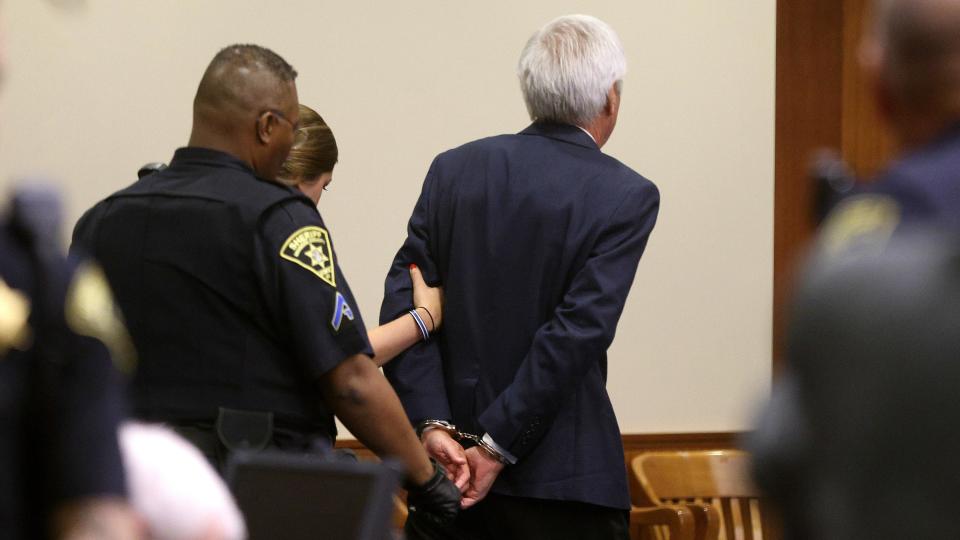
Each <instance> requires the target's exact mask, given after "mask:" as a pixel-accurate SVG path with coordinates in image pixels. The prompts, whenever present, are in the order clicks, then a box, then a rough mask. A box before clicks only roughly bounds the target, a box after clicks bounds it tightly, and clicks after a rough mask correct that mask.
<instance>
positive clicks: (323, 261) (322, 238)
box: [280, 226, 337, 287]
mask: <svg viewBox="0 0 960 540" xmlns="http://www.w3.org/2000/svg"><path fill="white" fill-rule="evenodd" d="M280 256H281V257H283V258H284V259H286V260H288V261H290V262H294V263H297V264H298V265H300V266H302V267H303V268H306V269H307V270H309V271H311V272H313V273H314V274H315V275H316V276H317V277H318V278H320V279H322V280H323V281H326V282H327V283H328V284H329V285H330V286H331V287H336V286H337V276H336V271H335V270H334V266H333V250H332V249H331V248H330V235H329V234H327V231H326V229H324V228H323V227H315V226H310V227H303V228H300V229H297V230H296V231H295V232H294V233H293V234H291V235H290V238H287V241H286V242H284V243H283V247H282V248H280Z"/></svg>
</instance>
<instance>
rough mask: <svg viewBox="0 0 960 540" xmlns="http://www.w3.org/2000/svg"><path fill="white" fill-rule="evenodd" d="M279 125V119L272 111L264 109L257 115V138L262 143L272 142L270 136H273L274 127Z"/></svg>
mask: <svg viewBox="0 0 960 540" xmlns="http://www.w3.org/2000/svg"><path fill="white" fill-rule="evenodd" d="M276 125H277V119H276V117H275V116H274V115H273V113H272V112H270V111H264V112H263V114H261V115H260V116H259V117H257V140H258V141H259V142H260V143H261V144H270V137H272V136H273V129H274V128H275V127H276Z"/></svg>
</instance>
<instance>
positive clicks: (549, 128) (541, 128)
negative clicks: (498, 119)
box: [520, 122, 600, 150]
mask: <svg viewBox="0 0 960 540" xmlns="http://www.w3.org/2000/svg"><path fill="white" fill-rule="evenodd" d="M520 134H521V135H540V136H542V137H549V138H551V139H556V140H558V141H563V142H566V143H570V144H575V145H577V146H583V147H584V148H592V149H594V150H599V149H600V147H599V146H597V143H595V142H594V141H593V138H592V137H590V135H588V134H587V133H586V132H584V131H583V130H582V129H580V128H578V127H577V126H571V125H570V124H557V123H553V122H534V123H532V124H530V126H529V127H527V129H525V130H523V131H521V132H520Z"/></svg>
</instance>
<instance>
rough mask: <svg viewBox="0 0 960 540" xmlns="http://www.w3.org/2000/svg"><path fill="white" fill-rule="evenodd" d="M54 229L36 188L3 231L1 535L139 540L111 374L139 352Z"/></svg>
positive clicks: (46, 200) (94, 276)
mask: <svg viewBox="0 0 960 540" xmlns="http://www.w3.org/2000/svg"><path fill="white" fill-rule="evenodd" d="M2 42H3V37H2V35H0V80H2V78H3V75H4V71H5V69H4V68H5V67H6V66H5V65H3V61H4V53H3V50H2ZM59 218H60V207H59V202H58V201H57V198H56V196H55V195H53V194H52V193H50V192H46V191H44V190H42V189H39V188H30V189H27V190H24V191H21V192H20V193H19V194H18V196H16V197H15V198H14V200H13V201H12V203H11V204H10V208H9V209H8V212H6V213H5V215H4V216H3V218H2V220H0V536H2V537H3V538H9V539H20V538H23V539H31V540H32V539H37V538H58V539H81V538H82V539H107V538H109V539H131V538H139V537H140V533H141V528H140V524H139V520H138V519H137V518H136V516H135V515H134V513H133V511H132V510H131V509H130V507H129V505H128V504H127V502H126V500H125V497H126V486H125V475H124V469H123V464H122V461H121V456H120V449H119V444H118V441H117V426H118V425H119V423H120V420H121V419H122V417H123V415H124V414H125V412H126V406H125V401H124V397H125V396H124V391H123V380H122V376H121V374H120V372H119V371H118V370H117V369H116V367H115V365H114V363H113V361H114V360H116V361H117V362H119V363H121V365H124V366H125V367H127V368H129V367H130V362H132V360H133V357H132V348H131V347H130V346H129V339H128V337H127V334H126V330H125V329H124V327H123V324H122V322H121V321H120V319H119V317H118V315H117V312H116V311H115V309H114V305H113V300H112V298H111V294H110V289H109V287H108V286H107V283H106V281H105V279H104V277H103V273H102V271H101V270H100V269H99V268H98V267H97V266H96V265H94V264H92V263H90V262H89V261H84V260H81V259H77V258H70V259H65V258H64V257H63V255H62V249H61V245H60V240H59V239H60V225H61V222H60V219H59ZM111 353H112V354H113V358H111Z"/></svg>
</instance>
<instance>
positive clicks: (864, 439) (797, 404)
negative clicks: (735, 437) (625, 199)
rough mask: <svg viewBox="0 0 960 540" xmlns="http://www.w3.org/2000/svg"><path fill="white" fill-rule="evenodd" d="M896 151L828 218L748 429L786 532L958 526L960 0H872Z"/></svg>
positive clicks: (875, 53) (873, 67)
mask: <svg viewBox="0 0 960 540" xmlns="http://www.w3.org/2000/svg"><path fill="white" fill-rule="evenodd" d="M874 11H875V24H874V27H873V29H872V33H871V35H870V37H869V38H868V40H867V41H866V43H865V44H864V49H863V59H864V60H865V67H866V68H867V69H868V70H870V72H871V73H872V74H873V76H874V79H875V83H876V90H877V92H876V96H877V100H878V103H879V104H880V109H881V111H882V112H883V113H884V114H885V116H886V118H887V120H888V121H889V123H890V125H891V127H892V129H893V131H894V134H895V135H896V136H897V139H898V140H899V142H900V144H901V147H902V149H903V150H904V151H905V154H904V156H903V157H902V158H900V159H899V160H897V161H896V162H894V163H893V164H892V166H891V167H890V168H889V169H888V170H887V171H886V172H885V173H883V174H882V175H881V176H880V178H879V179H878V180H877V181H876V182H875V183H873V184H870V185H868V186H867V187H865V188H862V189H861V190H860V191H859V192H858V193H856V194H854V195H851V196H849V197H847V198H846V199H845V200H844V201H843V202H842V203H840V205H838V206H837V208H836V209H835V210H834V211H833V212H832V213H831V214H830V215H829V217H828V219H827V220H826V222H825V223H824V226H823V228H822V231H821V234H820V236H819V238H818V239H817V243H816V246H815V248H814V252H813V256H812V258H811V262H810V263H809V266H808V268H807V269H806V271H805V272H804V273H803V275H802V279H801V281H800V286H799V287H798V289H797V291H796V294H795V298H796V300H795V305H794V306H793V309H792V311H791V322H790V325H789V330H788V336H787V351H786V352H787V371H786V373H785V374H784V375H783V376H782V377H781V378H780V380H779V381H778V383H777V384H776V385H775V387H774V390H773V394H772V398H771V401H770V403H769V404H768V405H767V406H766V408H765V410H764V412H763V414H762V415H761V420H760V423H759V425H758V427H757V429H756V431H755V432H754V435H753V436H752V438H751V444H750V446H751V448H752V450H753V452H754V454H755V458H756V460H755V462H756V479H757V482H758V484H759V485H760V486H761V487H762V488H764V489H765V490H766V492H767V494H768V495H769V496H770V497H771V499H772V500H773V501H774V502H775V503H778V506H779V507H780V509H781V511H782V512H783V514H784V520H785V525H786V532H787V535H788V537H789V538H791V539H805V538H818V539H820V538H824V539H831V538H837V539H855V540H856V539H865V540H866V539H872V540H878V539H879V540H883V539H891V540H892V539H902V538H911V539H927V538H930V539H939V538H960V525H958V521H957V519H956V507H957V504H958V503H960V495H958V493H960V474H958V472H957V470H958V469H957V467H956V463H955V461H956V456H957V455H958V454H960V427H958V426H960V401H958V399H957V392H958V389H960V363H958V362H957V353H958V351H960V307H958V306H960V241H958V234H960V0H878V1H877V2H875V5H874Z"/></svg>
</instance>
